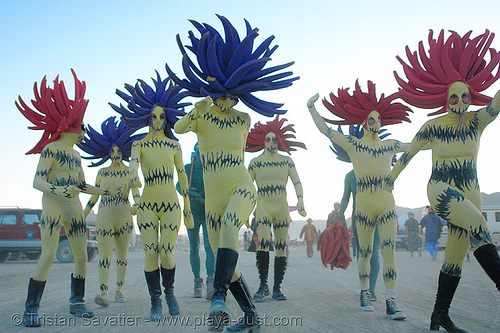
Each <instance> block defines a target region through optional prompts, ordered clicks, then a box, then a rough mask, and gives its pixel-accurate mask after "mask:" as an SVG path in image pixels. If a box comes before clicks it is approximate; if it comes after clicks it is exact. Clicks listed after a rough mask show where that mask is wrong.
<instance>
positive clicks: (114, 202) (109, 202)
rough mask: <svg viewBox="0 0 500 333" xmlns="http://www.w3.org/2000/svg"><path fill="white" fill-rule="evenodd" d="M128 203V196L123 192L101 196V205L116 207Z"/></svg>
mask: <svg viewBox="0 0 500 333" xmlns="http://www.w3.org/2000/svg"><path fill="white" fill-rule="evenodd" d="M128 204H130V201H129V200H128V196H125V195H123V194H118V195H103V196H102V197H101V207H116V206H121V205H128Z"/></svg>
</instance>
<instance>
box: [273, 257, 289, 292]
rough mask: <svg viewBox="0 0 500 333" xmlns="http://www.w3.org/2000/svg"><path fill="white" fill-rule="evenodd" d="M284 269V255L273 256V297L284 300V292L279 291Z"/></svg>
mask: <svg viewBox="0 0 500 333" xmlns="http://www.w3.org/2000/svg"><path fill="white" fill-rule="evenodd" d="M285 271H286V257H275V258H274V287H273V298H274V299H277V300H279V301H284V300H286V296H285V294H283V292H282V291H281V283H282V282H283V277H284V276H285Z"/></svg>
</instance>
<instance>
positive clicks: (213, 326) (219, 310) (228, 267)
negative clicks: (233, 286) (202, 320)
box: [209, 248, 238, 331]
mask: <svg viewBox="0 0 500 333" xmlns="http://www.w3.org/2000/svg"><path fill="white" fill-rule="evenodd" d="M237 262H238V252H236V251H234V250H232V249H228V248H219V249H218V250H217V256H216V259H215V275H214V290H215V292H214V295H213V296H212V304H211V306H210V318H209V322H210V330H212V331H216V330H220V329H221V328H222V329H223V328H224V326H227V325H229V323H230V318H229V312H228V309H227V306H226V294H227V289H228V288H229V284H230V283H231V278H232V277H233V274H234V270H235V269H236V263H237Z"/></svg>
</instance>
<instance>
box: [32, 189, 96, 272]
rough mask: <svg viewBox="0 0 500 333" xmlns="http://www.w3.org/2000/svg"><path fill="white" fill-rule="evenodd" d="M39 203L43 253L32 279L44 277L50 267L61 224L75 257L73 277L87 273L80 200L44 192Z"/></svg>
mask: <svg viewBox="0 0 500 333" xmlns="http://www.w3.org/2000/svg"><path fill="white" fill-rule="evenodd" d="M42 204H43V211H42V216H41V218H40V234H41V238H42V254H41V256H40V259H39V261H38V263H37V265H36V268H35V273H34V275H33V279H34V280H36V281H45V280H47V275H48V273H49V268H50V266H51V265H52V263H53V262H54V258H55V256H56V253H57V247H58V245H59V233H60V230H61V226H62V225H64V230H65V231H66V235H67V237H68V241H69V244H70V246H71V250H72V251H73V257H74V259H75V268H74V271H73V277H75V278H79V279H83V278H85V276H86V275H87V229H86V224H85V218H84V217H83V210H82V205H81V203H80V200H78V198H71V199H68V198H58V197H56V196H54V195H46V194H44V196H43V198H42Z"/></svg>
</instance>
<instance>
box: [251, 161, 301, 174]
mask: <svg viewBox="0 0 500 333" xmlns="http://www.w3.org/2000/svg"><path fill="white" fill-rule="evenodd" d="M283 167H288V168H294V167H295V164H294V163H293V162H290V161H288V160H285V161H275V162H268V161H253V162H252V163H250V165H249V166H248V170H250V171H253V170H256V169H260V168H283Z"/></svg>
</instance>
